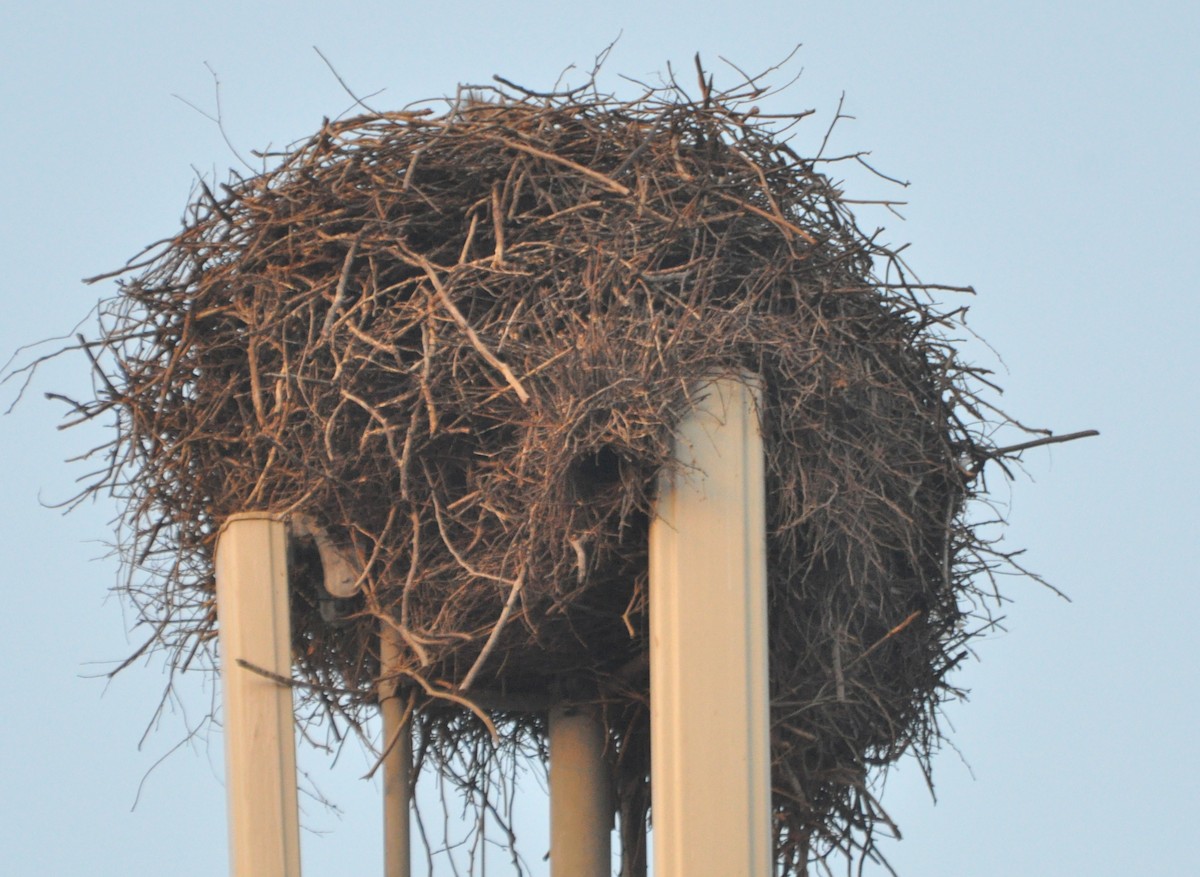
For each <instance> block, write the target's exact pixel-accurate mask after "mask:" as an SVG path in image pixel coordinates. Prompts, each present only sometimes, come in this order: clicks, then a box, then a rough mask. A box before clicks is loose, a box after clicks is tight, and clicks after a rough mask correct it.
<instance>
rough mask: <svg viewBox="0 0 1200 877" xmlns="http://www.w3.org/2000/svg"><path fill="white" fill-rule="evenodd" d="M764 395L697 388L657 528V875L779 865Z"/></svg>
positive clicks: (739, 386)
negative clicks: (773, 828)
mask: <svg viewBox="0 0 1200 877" xmlns="http://www.w3.org/2000/svg"><path fill="white" fill-rule="evenodd" d="M759 399H760V391H759V390H758V389H757V388H756V386H755V382H754V380H753V379H751V378H747V379H744V380H737V379H733V378H722V379H717V380H713V381H711V382H709V383H707V384H703V385H701V386H699V387H697V389H696V392H695V396H694V398H693V401H694V404H695V407H694V408H693V409H692V410H691V411H689V412H687V413H686V414H685V415H684V417H683V419H682V421H681V422H680V424H679V430H678V435H677V438H676V445H675V456H676V460H677V462H678V464H679V468H678V469H677V471H675V472H667V473H664V475H663V476H662V479H661V480H660V483H659V488H658V490H659V494H658V499H657V502H656V506H655V515H654V518H653V520H652V522H651V524H650V716H651V763H652V785H651V795H652V812H653V814H654V874H655V877H768V875H770V874H771V873H772V869H773V859H774V856H773V852H772V833H771V771H770V737H769V731H770V726H769V722H770V715H769V706H768V690H767V609H766V595H767V563H766V499H765V486H764V473H763V447H762V436H761V433H760V430H759V421H758V413H757V408H758V404H759Z"/></svg>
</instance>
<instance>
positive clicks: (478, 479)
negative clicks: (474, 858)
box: [77, 76, 1011, 874]
mask: <svg viewBox="0 0 1200 877" xmlns="http://www.w3.org/2000/svg"><path fill="white" fill-rule="evenodd" d="M701 88H702V94H700V96H698V97H696V98H694V99H693V98H691V97H689V96H688V95H687V94H685V91H684V89H683V88H682V87H680V86H678V85H677V84H675V83H671V84H669V85H667V86H665V87H663V88H655V89H649V90H647V91H646V92H645V93H643V94H642V95H641V96H640V97H638V98H636V99H633V100H619V99H617V98H614V97H611V96H605V95H602V94H599V93H598V92H597V91H596V90H595V89H594V87H589V88H587V89H584V90H575V91H569V92H562V93H553V94H538V93H532V92H528V91H526V90H523V89H520V88H517V87H514V86H511V85H510V84H506V85H505V86H504V87H502V88H496V89H484V90H478V91H474V92H469V93H467V92H463V93H461V94H460V98H459V99H458V100H456V101H454V102H452V105H451V108H450V110H449V111H448V112H446V113H444V114H441V115H439V114H436V113H434V112H432V111H428V110H420V111H411V112H395V113H377V114H369V115H364V116H360V117H357V118H351V119H345V120H341V121H336V122H328V121H327V122H326V123H325V124H324V125H323V126H322V127H321V129H320V130H319V131H318V132H317V133H316V134H315V135H314V136H313V137H312V138H311V139H309V140H308V141H306V142H304V143H302V144H300V145H298V146H296V147H295V148H292V149H289V150H287V151H285V152H281V153H275V154H271V155H268V156H266V160H267V161H268V162H270V163H271V165H272V166H271V167H270V168H269V169H268V170H265V171H264V172H263V173H260V174H258V175H255V176H252V177H249V178H243V177H240V176H235V177H233V178H232V179H231V180H230V182H229V183H228V184H226V185H222V186H220V187H219V189H218V191H217V192H214V190H213V189H212V188H210V187H209V186H207V185H205V184H201V185H200V186H199V187H198V190H197V194H196V197H195V199H194V200H193V202H192V203H191V205H190V206H189V208H188V213H187V215H186V218H185V222H184V227H183V229H182V231H180V232H179V233H178V234H177V235H175V236H174V237H173V238H171V239H170V240H168V241H166V242H164V243H161V244H159V245H157V246H156V247H154V248H152V249H150V250H148V251H147V252H146V253H145V254H144V256H143V257H142V258H140V259H139V260H138V261H136V263H133V264H131V265H129V266H128V267H127V268H125V269H124V270H122V271H121V272H117V273H118V275H119V276H120V277H121V280H120V289H119V292H118V294H117V295H116V296H114V297H113V298H111V299H109V300H107V301H106V302H104V303H103V304H102V306H101V311H100V324H99V330H98V334H97V335H96V336H94V337H92V338H88V339H83V340H82V344H83V347H84V349H85V350H86V351H87V352H88V354H89V356H90V357H91V359H92V362H93V364H94V366H95V370H96V374H97V376H98V380H97V386H98V392H97V393H96V398H95V399H93V400H90V401H82V402H79V403H77V406H78V411H79V413H80V419H83V420H92V419H95V418H98V417H107V416H109V415H113V416H115V425H116V430H115V434H114V436H113V440H112V442H111V444H110V445H108V446H107V448H106V452H107V457H106V458H105V459H106V461H107V462H106V466H105V468H104V469H103V471H101V472H100V473H99V474H98V476H96V477H95V479H94V480H93V482H92V483H91V485H90V488H89V489H90V490H91V491H95V492H97V493H100V492H106V493H107V492H111V493H113V494H115V495H116V496H117V497H118V499H119V500H121V501H122V502H123V503H124V515H123V518H122V520H121V525H122V531H123V535H122V541H121V544H122V546H123V549H122V551H123V556H124V559H125V560H126V561H127V563H128V565H129V567H130V569H131V575H130V576H129V578H128V580H127V584H126V585H125V588H126V590H127V591H128V594H129V596H130V597H131V598H132V600H133V602H134V603H135V604H136V606H137V608H138V611H139V612H140V618H141V623H143V624H145V625H147V626H148V627H149V629H150V630H152V632H153V633H152V636H151V637H150V640H149V641H148V642H147V644H146V646H145V647H144V649H161V650H164V651H165V653H166V659H167V661H168V664H169V665H170V667H171V668H172V669H173V670H181V669H185V668H187V667H188V666H190V665H192V664H193V663H198V664H209V665H211V663H212V658H213V656H212V649H213V643H214V642H215V637H214V634H215V627H216V625H217V624H218V623H219V617H218V608H217V606H216V605H215V602H214V582H213V551H214V544H215V541H216V538H217V532H218V528H219V527H220V525H221V523H222V522H223V521H224V520H225V519H226V518H227V517H228V516H229V515H232V514H234V513H237V512H243V511H247V510H267V511H270V512H273V513H276V514H278V515H281V516H284V517H288V516H290V517H293V518H294V519H295V520H297V521H303V522H304V524H303V526H302V527H300V530H301V531H302V532H307V533H310V534H313V535H314V536H315V539H313V540H310V541H308V542H306V541H305V540H303V539H301V540H297V542H296V545H297V548H296V551H295V557H294V558H293V564H292V567H293V575H292V581H291V587H292V606H293V610H292V611H293V619H292V621H293V631H294V642H293V647H294V678H295V684H296V685H297V688H298V690H299V692H300V693H301V708H300V710H299V712H298V721H299V722H300V723H301V725H302V726H304V727H305V729H306V730H307V731H309V732H310V733H311V732H313V731H314V730H319V729H321V728H324V731H323V732H324V733H331V734H333V735H334V736H335V737H337V736H339V735H341V734H342V733H344V731H345V730H346V728H347V727H350V728H355V729H361V727H362V726H363V724H364V723H365V722H366V720H367V718H368V717H369V715H370V714H371V712H372V711H373V709H374V706H375V702H376V690H377V683H378V682H379V677H380V674H381V666H380V659H379V651H378V649H379V647H378V633H379V630H380V626H381V625H383V626H386V627H388V628H390V629H391V630H393V631H395V632H396V633H398V634H399V636H400V639H401V640H402V642H403V644H404V648H403V650H402V655H401V661H400V663H399V664H398V665H396V666H395V667H393V668H391V669H390V671H389V672H390V673H391V674H393V675H395V676H396V677H397V678H398V681H399V683H400V685H401V686H402V688H404V689H406V690H407V691H408V696H409V698H410V702H411V703H412V705H413V707H414V710H415V712H414V715H415V727H416V731H417V735H418V738H417V739H418V750H417V751H418V753H421V754H422V756H423V757H424V759H425V760H426V762H427V763H433V764H436V765H437V766H438V767H439V769H441V770H443V771H444V772H445V773H446V774H447V775H449V776H451V777H452V778H457V779H458V780H460V781H462V782H464V784H466V785H467V786H470V785H471V784H472V783H475V782H477V781H478V776H477V774H480V773H481V772H485V770H486V768H485V767H484V766H483V765H482V757H481V756H480V755H479V753H481V752H489V753H490V752H493V751H504V752H508V753H509V754H510V755H512V754H513V753H528V752H531V751H532V752H534V753H537V754H540V755H543V756H544V753H545V748H544V745H543V743H542V740H543V734H544V730H545V717H544V715H543V714H541V713H539V712H538V711H539V710H543V709H545V708H546V707H548V706H549V705H551V704H553V703H557V702H561V701H564V700H566V701H574V702H592V703H595V704H599V705H600V706H601V707H602V711H603V712H602V714H603V717H604V722H605V725H606V727H607V729H608V734H609V738H610V744H611V746H610V748H611V752H612V753H613V763H614V771H615V782H616V788H617V790H618V794H619V795H620V800H621V807H622V810H621V814H622V817H623V821H624V822H625V823H626V825H627V826H629V825H632V826H634V828H637V827H640V826H642V825H644V822H645V815H646V806H647V801H648V791H647V788H648V782H649V772H648V771H649V768H648V765H649V752H648V748H649V743H648V734H647V728H648V722H649V716H648V685H649V680H648V669H647V650H648V641H647V608H648V607H647V598H646V591H647V530H648V522H649V516H650V515H651V514H652V507H653V501H654V495H653V494H654V485H655V481H656V475H657V474H658V473H659V472H660V471H661V470H662V469H663V467H665V466H670V465H672V462H671V461H672V440H673V435H674V430H675V426H676V424H677V422H678V419H679V416H680V414H681V412H683V411H684V410H685V409H686V408H687V406H688V404H689V393H690V392H691V391H692V390H693V389H694V388H695V386H696V381H697V380H698V379H700V378H703V377H704V376H708V375H713V374H721V373H728V372H731V371H734V372H736V371H750V372H753V373H756V374H757V375H760V376H761V378H762V382H763V387H764V404H763V407H762V410H761V411H760V416H761V422H762V431H763V436H764V440H765V446H766V455H767V479H768V510H767V515H768V518H767V519H768V536H767V539H768V556H769V589H770V591H769V607H770V608H769V612H770V659H771V677H770V684H771V701H772V721H771V751H772V760H773V772H774V773H773V789H774V813H775V826H776V835H777V836H776V842H777V854H778V857H779V859H780V862H781V873H784V874H799V873H803V872H804V870H805V867H806V861H808V860H809V859H810V858H821V857H823V856H825V855H827V854H828V853H829V852H830V851H834V850H841V851H843V852H845V853H847V854H848V855H853V854H854V853H855V851H856V850H857V851H858V852H859V853H862V852H865V853H867V854H873V852H874V846H873V842H872V830H873V829H875V828H878V827H879V826H880V825H881V824H882V825H884V826H886V827H887V828H888V829H889V830H890V829H892V828H894V826H892V824H891V822H890V820H889V819H888V817H887V816H886V815H885V814H884V812H883V810H882V809H881V808H880V807H879V805H878V803H877V802H876V800H875V798H874V797H873V795H872V794H871V790H870V788H871V786H870V780H871V777H872V771H873V770H874V769H877V768H879V767H881V766H885V765H887V764H889V763H891V762H893V761H895V760H896V759H897V758H898V757H899V756H901V755H902V754H904V753H906V752H912V753H915V754H916V755H917V756H918V757H921V758H925V757H927V756H928V755H929V753H930V752H931V751H932V749H933V748H935V747H936V745H937V743H938V742H939V740H940V734H939V730H938V725H937V715H938V707H939V704H941V703H942V702H943V701H944V700H945V699H946V698H948V697H950V696H953V695H954V694H955V691H954V688H953V687H952V684H951V682H950V681H949V680H948V678H947V677H948V674H949V673H950V671H951V670H952V669H953V668H954V667H955V666H956V665H957V664H958V663H959V662H960V661H961V660H962V659H963V657H964V655H965V654H966V645H967V642H968V640H969V638H970V636H971V635H972V630H971V628H972V625H971V624H970V623H969V621H968V619H969V616H972V615H976V616H982V617H983V619H984V623H986V614H987V609H986V606H985V605H984V601H983V600H982V599H981V598H982V597H984V596H986V595H985V594H984V593H983V591H989V592H990V589H991V584H990V579H989V577H988V575H987V572H988V570H989V569H990V568H991V566H992V565H993V564H994V563H996V562H997V561H1001V560H1003V557H1002V556H1001V555H998V554H996V553H994V552H993V551H992V550H991V549H990V548H989V545H988V543H987V541H986V539H985V538H984V537H983V536H982V535H981V534H980V533H979V532H977V529H976V527H975V526H973V524H972V522H971V520H970V519H969V517H968V513H967V506H968V503H969V501H970V500H972V499H973V498H975V497H976V495H977V491H979V490H981V489H982V488H981V487H979V486H978V484H979V482H978V481H977V480H976V476H977V474H978V470H979V467H981V466H982V464H983V463H984V462H985V461H987V460H989V459H1002V458H1004V457H1005V456H1007V455H1006V454H1005V452H1004V451H1005V449H998V448H996V447H995V446H994V444H993V443H992V442H991V440H990V439H989V438H988V437H989V436H990V435H992V434H993V432H994V429H995V427H996V426H997V425H998V424H1003V423H1008V422H1009V421H1008V420H1007V419H1006V418H1005V417H1004V416H1003V415H1002V414H1000V413H999V412H997V411H996V410H995V409H993V408H991V407H989V406H988V405H987V404H986V403H984V402H981V401H980V400H979V397H978V395H977V392H976V391H977V390H978V389H981V388H985V386H986V381H984V380H983V378H982V377H981V373H979V372H978V371H976V370H975V369H973V368H971V367H969V366H967V365H965V364H964V363H963V362H962V361H961V360H960V359H959V358H958V357H957V356H956V354H955V350H954V348H953V346H952V344H951V343H950V341H949V340H948V336H947V335H946V327H947V326H951V325H953V324H954V319H953V315H949V316H948V315H947V314H945V313H944V312H943V311H941V310H939V309H938V307H937V306H936V305H935V304H934V303H933V302H932V301H931V300H930V297H929V290H930V289H931V287H928V286H924V285H921V284H919V283H918V282H916V281H914V280H913V279H912V275H911V274H910V273H909V272H908V271H907V270H906V269H905V267H904V266H903V264H902V263H901V261H900V260H899V258H898V257H897V255H896V254H895V252H892V251H890V250H889V249H887V248H886V247H885V246H883V245H881V244H879V243H878V242H877V241H876V239H875V238H874V237H873V236H871V235H867V234H864V233H863V232H862V231H861V230H860V229H859V228H858V227H857V226H856V224H855V220H854V217H853V216H852V215H851V213H850V211H849V209H848V208H847V206H846V205H847V202H846V201H845V200H843V198H842V194H841V192H840V191H839V190H838V189H837V188H836V187H835V186H834V185H833V183H832V182H831V180H830V179H829V178H828V177H827V176H826V175H825V174H824V173H823V172H822V170H821V168H822V167H823V166H824V165H823V164H822V160H821V159H808V158H804V157H802V156H800V155H797V154H796V153H795V152H793V150H792V149H791V148H790V147H789V146H788V145H787V143H786V141H785V140H784V139H783V138H782V137H781V136H780V134H779V133H778V119H773V120H765V119H764V118H762V117H761V116H759V115H758V111H757V109H756V108H755V107H753V106H752V105H751V103H752V102H753V101H754V100H756V99H758V98H759V97H760V95H761V93H762V90H761V89H760V88H759V87H758V86H757V85H756V84H755V83H754V82H753V81H752V80H750V81H747V82H745V83H743V84H742V85H741V86H739V87H737V88H735V89H733V90H731V91H728V92H725V93H719V92H717V91H715V90H713V89H712V87H711V79H705V78H704V77H703V76H702V78H701ZM803 115H804V114H799V115H797V116H796V117H795V118H797V119H798V118H800V117H801V116H803ZM108 276H114V275H108ZM932 288H934V289H936V288H939V287H932ZM1009 450H1011V449H1009ZM321 542H323V543H324V546H325V547H326V548H332V550H334V551H336V552H337V553H338V554H339V555H340V556H341V557H342V558H343V559H345V560H346V561H347V563H348V565H349V567H350V568H352V569H354V570H355V571H356V574H357V581H356V582H353V583H352V585H354V586H356V587H355V588H354V590H355V595H354V596H352V597H349V598H345V599H335V598H334V597H332V596H330V594H329V593H328V591H329V590H334V589H333V588H331V587H329V588H327V587H326V585H324V584H323V583H322V581H321V574H320V570H321V564H320V563H319V562H318V561H317V553H318V552H317V548H318V547H320V545H319V544H318V543H321ZM981 578H982V583H980V579H981ZM342 584H343V585H344V584H346V583H345V582H343V583H342ZM981 588H982V589H983V590H982V591H981V590H980V589H981ZM977 626H978V625H976V627H977Z"/></svg>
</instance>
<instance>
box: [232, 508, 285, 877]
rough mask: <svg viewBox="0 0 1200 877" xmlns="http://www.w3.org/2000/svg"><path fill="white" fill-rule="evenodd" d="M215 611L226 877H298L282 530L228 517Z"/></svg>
mask: <svg viewBox="0 0 1200 877" xmlns="http://www.w3.org/2000/svg"><path fill="white" fill-rule="evenodd" d="M216 578H217V611H218V613H219V616H220V625H219V635H220V648H221V680H222V687H223V689H224V704H225V766H226V784H227V789H228V798H229V846H230V854H229V857H230V873H231V874H232V875H233V877H300V822H299V815H298V814H299V811H298V807H297V802H296V738H295V732H294V730H293V717H292V690H291V689H290V688H289V687H288V686H286V685H282V684H280V683H279V682H277V681H274V680H272V679H269V678H267V677H266V676H263V675H262V674H261V673H256V672H255V671H254V670H252V669H248V668H247V667H246V666H242V665H240V664H239V663H238V662H239V661H244V662H245V663H246V664H249V665H251V666H252V667H256V668H259V669H261V670H265V671H267V672H268V673H273V674H275V675H276V676H282V677H284V678H288V677H290V676H291V670H292V648H291V624H290V621H291V620H290V618H289V616H288V579H287V530H286V526H285V525H284V523H283V522H282V521H280V520H277V519H275V518H274V517H272V516H271V515H269V514H265V513H249V514H242V515H234V516H233V517H231V518H230V519H229V520H228V521H226V522H225V525H224V526H223V527H222V528H221V532H220V533H219V534H218V536H217V551H216Z"/></svg>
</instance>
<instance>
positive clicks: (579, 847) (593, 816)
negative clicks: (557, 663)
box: [550, 705, 613, 877]
mask: <svg viewBox="0 0 1200 877" xmlns="http://www.w3.org/2000/svg"><path fill="white" fill-rule="evenodd" d="M606 739H607V734H606V732H605V729H604V723H603V722H602V721H601V720H600V714H599V710H597V709H595V708H593V707H587V706H570V705H564V706H557V707H555V708H553V709H552V710H550V875H551V877H609V875H610V874H611V873H612V826H613V801H612V794H611V782H610V778H609V771H608V766H607V764H606V763H605V760H604V744H605V740H606Z"/></svg>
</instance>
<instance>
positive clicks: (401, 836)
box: [379, 624, 413, 877]
mask: <svg viewBox="0 0 1200 877" xmlns="http://www.w3.org/2000/svg"><path fill="white" fill-rule="evenodd" d="M401 648H402V644H401V640H400V634H399V633H398V632H397V631H396V630H394V629H393V628H392V627H391V626H390V625H387V624H385V625H383V629H382V630H381V631H380V635H379V663H380V675H381V676H383V679H382V680H381V681H380V683H379V711H380V713H381V714H382V716H383V745H384V746H387V747H389V748H388V749H387V750H386V751H385V752H384V755H383V872H384V875H385V877H409V872H410V869H411V867H412V865H411V862H412V852H411V850H410V846H409V843H410V842H409V813H408V804H409V801H410V800H411V799H412V770H413V768H412V723H411V720H410V717H409V716H408V715H406V712H405V705H404V703H403V702H402V701H401V700H400V698H399V697H397V696H396V678H395V676H394V672H395V670H394V668H395V666H396V663H397V660H398V658H399V656H400V653H401Z"/></svg>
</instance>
